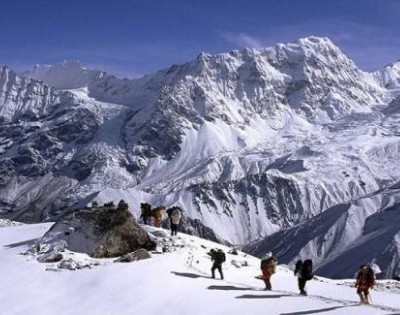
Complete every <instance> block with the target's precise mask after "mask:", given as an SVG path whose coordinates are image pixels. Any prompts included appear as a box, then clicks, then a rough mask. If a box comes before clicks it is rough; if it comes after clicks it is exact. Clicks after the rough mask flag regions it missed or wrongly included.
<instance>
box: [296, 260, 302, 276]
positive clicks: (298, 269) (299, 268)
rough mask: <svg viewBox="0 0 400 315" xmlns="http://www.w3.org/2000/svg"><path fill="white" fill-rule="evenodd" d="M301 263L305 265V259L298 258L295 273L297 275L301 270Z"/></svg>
mask: <svg viewBox="0 0 400 315" xmlns="http://www.w3.org/2000/svg"><path fill="white" fill-rule="evenodd" d="M301 265H303V261H301V260H298V261H297V262H296V265H295V267H294V275H295V276H297V275H298V273H299V272H300V270H301Z"/></svg>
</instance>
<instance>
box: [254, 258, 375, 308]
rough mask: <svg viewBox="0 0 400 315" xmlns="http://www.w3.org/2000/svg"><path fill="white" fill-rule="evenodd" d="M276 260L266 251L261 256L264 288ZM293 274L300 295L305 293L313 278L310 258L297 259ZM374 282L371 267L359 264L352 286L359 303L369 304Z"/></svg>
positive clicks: (269, 282)
mask: <svg viewBox="0 0 400 315" xmlns="http://www.w3.org/2000/svg"><path fill="white" fill-rule="evenodd" d="M277 264H278V260H277V259H276V258H275V257H274V256H273V255H272V253H271V252H268V253H267V254H265V255H264V256H263V257H262V258H261V267H260V268H261V272H262V276H261V277H259V278H261V279H262V280H264V283H265V289H264V290H271V289H272V286H271V281H270V279H271V276H272V275H273V274H274V273H275V272H276V266H277ZM294 275H295V276H296V277H297V284H298V287H299V290H300V294H301V295H307V291H306V290H305V287H306V283H307V281H309V280H311V279H313V278H314V274H313V263H312V260H311V259H306V260H304V261H302V260H298V261H297V262H296V265H295V270H294ZM374 284H375V274H374V271H373V270H372V268H371V267H369V266H366V265H361V266H360V268H359V270H358V273H357V277H356V282H355V284H354V286H355V287H356V288H357V294H358V296H359V297H360V303H361V304H370V300H371V297H370V294H369V290H370V289H371V288H372V287H373V286H374Z"/></svg>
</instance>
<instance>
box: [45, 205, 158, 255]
mask: <svg viewBox="0 0 400 315" xmlns="http://www.w3.org/2000/svg"><path fill="white" fill-rule="evenodd" d="M59 244H62V245H59ZM46 245H47V246H49V247H50V248H51V247H53V248H54V247H57V249H58V250H60V249H62V248H67V249H69V250H71V251H75V252H80V253H87V254H88V255H90V256H92V257H94V258H104V257H117V256H121V255H124V254H127V253H130V252H133V251H135V250H137V249H140V248H145V249H153V248H155V246H156V243H155V241H154V240H153V239H151V238H150V236H149V235H148V234H147V232H146V231H145V230H143V229H142V228H141V227H140V226H139V225H138V224H137V223H136V221H135V220H134V218H133V216H132V214H131V213H130V212H129V211H128V210H120V209H112V208H108V207H99V208H94V209H93V208H92V209H84V210H79V211H76V212H73V213H68V214H66V215H64V216H63V217H61V218H60V219H59V220H58V221H57V222H56V223H55V224H54V225H53V226H52V227H51V228H50V230H49V231H48V232H47V233H46V234H45V235H44V236H43V237H42V239H41V241H40V246H46Z"/></svg>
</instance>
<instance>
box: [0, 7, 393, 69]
mask: <svg viewBox="0 0 400 315" xmlns="http://www.w3.org/2000/svg"><path fill="white" fill-rule="evenodd" d="M309 35H317V36H327V37H329V38H330V39H331V40H332V41H333V42H334V43H336V44H337V45H338V46H339V47H340V48H341V49H342V50H343V51H344V52H345V53H346V54H347V55H348V56H349V57H351V58H352V59H353V60H354V61H355V62H356V63H357V64H358V66H359V67H361V68H362V69H364V70H375V69H379V68H381V67H382V66H384V65H385V64H387V63H390V62H394V61H396V60H398V59H400V36H399V35H400V0H331V1H328V0H243V1H242V0H240V1H235V0H230V1H227V0H203V1H194V0H186V1H185V0H171V1H161V0H160V1H155V0H154V1H153V0H141V1H138V0H62V1H61V0H12V1H11V0H10V1H6V0H0V43H1V45H0V64H7V65H9V66H10V67H12V68H14V69H15V70H17V71H23V70H26V69H28V68H31V67H32V65H33V64H36V63H46V64H49V63H57V62H61V61H62V60H64V59H71V58H74V59H79V60H81V61H83V62H84V63H86V64H87V65H88V66H90V67H97V68H101V69H105V70H107V71H109V72H111V73H113V74H116V75H119V76H128V77H137V76H140V75H143V74H146V73H149V72H153V71H156V70H158V69H160V68H165V67H167V66H169V65H172V64H178V63H183V62H185V61H189V60H191V59H193V58H194V57H195V56H197V55H198V54H199V53H200V52H202V51H206V52H210V53H219V52H227V51H230V50H232V49H240V48H243V47H269V46H272V45H275V44H276V43H278V42H289V41H293V40H296V39H297V38H299V37H304V36H309Z"/></svg>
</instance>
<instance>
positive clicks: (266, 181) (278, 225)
mask: <svg viewBox="0 0 400 315" xmlns="http://www.w3.org/2000/svg"><path fill="white" fill-rule="evenodd" d="M1 69H2V71H1V75H0V93H1V94H0V113H1V119H2V120H1V125H0V160H1V164H0V179H1V182H0V211H1V212H2V216H3V217H9V218H15V219H18V220H23V221H28V222H32V221H41V220H51V219H54V218H56V217H57V216H58V215H59V214H61V213H62V212H63V211H64V210H65V209H68V208H70V207H74V206H79V205H82V204H87V203H90V202H91V201H92V200H97V201H99V202H107V201H109V200H110V199H114V200H116V201H117V200H119V199H124V200H126V201H127V202H128V203H129V204H130V208H131V209H134V212H135V214H136V215H138V212H139V209H138V205H139V203H140V202H142V201H146V202H149V203H151V204H153V205H159V204H164V205H166V206H170V205H174V204H179V205H181V206H182V207H183V208H184V209H185V214H186V215H187V216H188V217H189V218H190V219H191V221H188V222H191V223H190V224H192V225H193V226H194V227H195V228H197V230H201V229H203V228H209V229H211V230H212V231H213V233H215V235H216V236H217V238H219V239H220V240H224V241H228V242H230V243H233V244H237V245H247V244H249V243H253V242H256V241H258V240H262V239H263V238H264V237H266V236H267V235H271V234H273V233H274V232H278V233H283V231H284V230H285V229H286V228H290V227H292V226H294V225H297V224H307V222H314V221H313V220H317V218H319V217H320V216H323V215H324V213H325V212H326V211H330V212H328V213H331V212H332V213H333V214H332V216H334V217H335V220H334V222H335V224H336V225H337V228H338V229H341V227H340V222H341V221H340V220H339V219H337V218H339V217H340V216H341V212H340V211H335V210H330V209H335V208H332V207H335V206H336V207H339V208H340V209H342V208H341V206H340V205H343V204H349V203H351V202H353V201H356V200H360V199H362V198H364V197H366V196H369V195H371V194H374V193H377V192H379V191H381V190H382V189H385V188H388V187H390V186H392V185H393V184H395V183H396V182H398V181H399V173H400V168H399V165H398V162H397V161H398V159H399V155H400V151H399V144H400V142H399V138H398V135H399V134H400V133H399V129H398V128H399V127H398V126H399V115H398V113H399V111H398V98H397V99H396V97H397V95H398V94H399V90H398V78H399V76H398V74H399V72H398V63H395V64H393V65H391V66H387V67H385V68H384V69H382V70H381V71H378V72H374V73H367V72H364V71H362V70H360V69H358V68H357V66H356V65H355V64H354V63H353V62H352V61H351V60H350V59H349V58H347V57H346V56H345V55H344V54H343V53H342V52H341V51H340V49H339V48H338V47H336V46H335V45H334V44H333V43H332V42H331V41H330V40H329V39H327V38H318V37H308V38H303V39H299V40H298V41H297V42H295V43H289V44H278V45H276V46H275V47H273V48H266V49H244V50H242V51H232V52H230V53H224V54H219V55H209V54H206V53H202V54H200V55H199V56H198V57H197V58H196V59H195V60H193V61H190V62H188V63H186V64H183V65H174V66H171V67H170V68H168V69H165V70H161V71H159V72H156V73H153V74H149V75H147V76H144V77H142V78H139V79H134V80H128V79H119V78H117V77H114V76H112V75H109V74H107V73H105V72H102V71H100V70H90V69H87V68H86V67H85V66H83V65H82V64H80V63H79V62H73V61H67V62H64V63H62V64H59V65H54V66H36V67H35V68H34V69H33V70H31V71H28V72H26V73H24V75H23V76H19V75H17V74H15V73H14V72H12V71H11V70H10V69H8V68H6V67H2V68H1ZM49 86H52V87H51V88H50V87H49ZM389 104H390V105H389ZM383 210H384V207H383V205H382V207H379V206H376V207H375V208H373V209H372V208H371V209H369V210H368V211H367V212H365V213H361V212H360V213H359V219H358V220H360V225H361V226H362V225H363V224H366V222H367V219H368V218H369V217H370V216H372V215H374V214H375V213H380V212H381V211H383ZM346 211H347V210H346ZM314 217H315V219H313V218H314ZM336 219H337V221H336ZM309 224H311V223H309ZM196 226H197V227H196ZM279 231H282V232H279ZM354 235H355V236H354V237H356V236H357V235H356V234H354ZM272 237H273V236H272ZM297 241H299V242H300V240H297V239H294V240H293V242H297ZM301 241H303V239H302V240H301ZM313 242H315V240H314V239H310V240H309V242H308V243H307V244H308V245H309V246H311V247H312V246H314V245H312V244H313ZM298 244H300V245H302V243H301V242H300V243H298ZM307 244H303V245H304V246H300V245H296V244H294V245H293V246H297V247H295V248H303V247H306V245H307ZM338 244H339V243H338ZM340 244H341V243H340ZM396 244H398V242H397V243H396ZM335 246H338V245H335ZM371 246H372V245H371ZM373 246H376V248H379V247H382V246H381V244H379V242H377V244H375V245H373ZM332 248H333V247H327V249H325V250H326V251H327V252H326V253H325V254H324V255H322V256H321V255H320V254H318V253H315V254H316V255H319V257H321V259H322V257H328V254H329V252H330V251H332ZM395 252H397V253H399V250H398V249H397V251H395ZM299 255H300V256H302V252H300V253H295V254H293V255H292V256H290V257H289V256H288V258H287V259H286V260H287V263H292V262H293V261H294V259H296V258H297V257H298V256H299ZM376 255H378V256H379V255H380V254H376ZM378 256H374V257H373V258H374V259H379V257H378ZM285 257H286V256H285ZM397 257H399V255H397ZM385 261H386V260H385ZM398 263H399V259H397V258H396V259H395V263H394V265H393V266H394V267H393V266H389V265H384V266H381V267H382V268H384V269H385V272H387V273H389V272H392V271H393V272H395V271H396V270H397V271H398V268H399V267H398ZM396 264H397V265H396ZM396 266H397V267H396ZM321 268H322V265H321ZM396 268H397V269H396ZM321 270H322V269H321Z"/></svg>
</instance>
